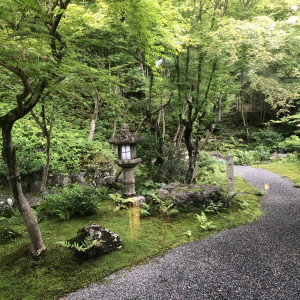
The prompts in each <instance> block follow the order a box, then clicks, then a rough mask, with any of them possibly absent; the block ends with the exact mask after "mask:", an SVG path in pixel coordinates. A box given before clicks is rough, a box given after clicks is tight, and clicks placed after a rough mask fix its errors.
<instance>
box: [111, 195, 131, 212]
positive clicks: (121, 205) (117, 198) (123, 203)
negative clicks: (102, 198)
mask: <svg viewBox="0 0 300 300" xmlns="http://www.w3.org/2000/svg"><path fill="white" fill-rule="evenodd" d="M109 197H110V198H111V199H112V200H113V201H114V202H115V204H116V205H117V207H116V208H115V209H114V211H118V210H120V209H128V204H129V203H134V198H126V199H124V198H122V195H121V194H118V193H115V194H109Z"/></svg>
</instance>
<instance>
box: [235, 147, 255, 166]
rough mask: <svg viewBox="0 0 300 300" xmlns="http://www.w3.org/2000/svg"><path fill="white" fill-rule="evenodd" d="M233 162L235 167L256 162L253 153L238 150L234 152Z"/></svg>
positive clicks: (251, 151)
mask: <svg viewBox="0 0 300 300" xmlns="http://www.w3.org/2000/svg"><path fill="white" fill-rule="evenodd" d="M233 161H234V164H236V165H250V164H253V163H255V162H257V161H256V157H255V151H253V150H250V151H247V150H239V149H237V150H236V151H234V154H233Z"/></svg>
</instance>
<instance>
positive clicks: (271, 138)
mask: <svg viewBox="0 0 300 300" xmlns="http://www.w3.org/2000/svg"><path fill="white" fill-rule="evenodd" d="M282 139H283V137H282V135H281V134H280V133H278V132H276V131H273V130H272V129H270V128H268V129H260V130H259V131H258V132H254V133H253V134H252V135H251V140H252V141H253V142H254V144H255V145H263V146H266V147H268V148H270V149H271V150H272V151H274V150H276V149H277V148H278V144H279V142H281V141H282Z"/></svg>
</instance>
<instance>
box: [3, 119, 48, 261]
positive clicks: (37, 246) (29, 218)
mask: <svg viewBox="0 0 300 300" xmlns="http://www.w3.org/2000/svg"><path fill="white" fill-rule="evenodd" d="M11 130H12V125H11V124H8V125H7V124H6V125H4V126H2V138H3V149H2V156H3V159H4V161H5V164H6V167H7V172H8V181H9V184H10V188H11V190H12V193H13V196H14V200H15V201H16V205H17V208H18V209H19V211H20V213H21V215H22V217H23V219H24V223H25V226H26V229H27V232H28V235H29V239H30V248H31V252H32V254H33V255H35V256H39V255H40V254H41V252H42V251H43V250H45V249H46V247H45V245H44V243H43V239H42V235H41V232H40V229H39V226H38V222H37V218H36V216H35V214H34V213H33V211H32V210H31V208H30V206H29V204H28V202H27V200H26V198H25V196H24V193H23V190H22V186H21V176H20V174H19V171H18V162H17V157H16V151H15V148H14V146H13V143H12V134H11Z"/></svg>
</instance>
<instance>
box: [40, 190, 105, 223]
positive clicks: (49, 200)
mask: <svg viewBox="0 0 300 300" xmlns="http://www.w3.org/2000/svg"><path fill="white" fill-rule="evenodd" d="M44 199H45V200H44V201H43V202H42V204H41V205H40V206H39V208H38V209H37V211H38V216H39V217H40V218H41V217H45V216H58V217H60V218H61V219H63V220H68V219H70V218H71V217H73V216H88V215H92V214H94V213H96V211H97V209H98V207H99V203H100V200H101V196H100V195H99V193H98V191H97V189H94V188H82V187H80V186H75V187H66V188H64V189H61V190H59V191H58V193H57V194H49V195H46V196H44Z"/></svg>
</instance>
